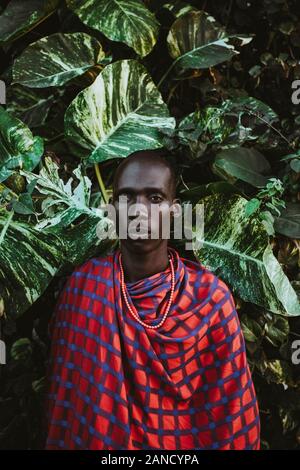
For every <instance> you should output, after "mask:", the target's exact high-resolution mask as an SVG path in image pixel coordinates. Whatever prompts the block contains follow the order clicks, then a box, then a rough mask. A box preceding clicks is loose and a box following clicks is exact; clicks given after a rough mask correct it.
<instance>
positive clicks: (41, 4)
mask: <svg viewBox="0 0 300 470" xmlns="http://www.w3.org/2000/svg"><path fill="white" fill-rule="evenodd" d="M59 1H60V0H43V1H41V0H27V1H25V2H24V0H11V1H10V2H9V3H8V5H7V7H6V9H5V10H4V12H3V13H2V14H1V15H0V43H1V42H10V41H14V40H15V39H17V38H19V37H20V36H22V35H23V34H25V33H27V32H28V31H30V30H31V29H33V28H34V27H35V26H36V25H38V24H39V23H41V22H42V21H44V20H45V19H46V18H48V16H50V15H51V14H52V13H53V12H54V11H55V10H56V8H57V6H58V4H59Z"/></svg>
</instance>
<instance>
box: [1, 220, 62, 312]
mask: <svg viewBox="0 0 300 470" xmlns="http://www.w3.org/2000/svg"><path fill="white" fill-rule="evenodd" d="M8 215H9V213H7V211H2V212H1V214H0V229H1V231H2V228H3V227H4V225H5V224H6V221H7V217H8ZM61 244H62V243H61V241H60V240H59V238H58V237H56V236H55V235H51V234H44V233H42V232H40V231H38V230H36V229H35V228H34V227H33V226H31V225H29V224H26V223H23V222H20V221H15V220H13V219H12V220H11V221H10V223H9V227H8V229H7V231H6V233H5V236H4V238H3V240H2V243H1V244H0V299H1V298H2V300H3V302H4V310H5V313H6V315H10V316H12V317H14V318H15V317H18V316H20V315H21V314H22V313H23V312H24V311H25V310H26V309H27V308H28V307H29V306H30V305H31V304H32V303H33V302H35V301H36V300H37V299H38V298H39V297H40V295H41V294H42V293H43V292H44V290H45V289H46V287H47V286H48V284H49V283H50V281H51V280H52V278H53V276H54V275H55V274H56V273H57V272H58V270H59V268H60V266H61V264H62V261H63V250H62V249H61Z"/></svg>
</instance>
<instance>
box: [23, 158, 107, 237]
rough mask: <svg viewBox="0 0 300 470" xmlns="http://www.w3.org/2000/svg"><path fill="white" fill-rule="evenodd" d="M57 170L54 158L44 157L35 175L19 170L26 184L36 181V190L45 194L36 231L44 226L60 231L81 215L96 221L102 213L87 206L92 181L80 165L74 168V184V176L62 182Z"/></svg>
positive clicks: (55, 231)
mask: <svg viewBox="0 0 300 470" xmlns="http://www.w3.org/2000/svg"><path fill="white" fill-rule="evenodd" d="M58 169H59V167H58V165H57V163H56V162H55V161H54V160H52V159H51V158H50V157H45V162H44V166H43V168H42V169H41V170H40V172H39V174H38V175H37V174H35V173H32V172H29V171H23V170H20V174H21V175H23V176H25V177H26V179H27V181H28V182H29V183H31V182H32V181H36V183H35V189H37V190H38V191H39V193H40V194H43V195H45V199H44V200H43V202H42V204H41V209H42V212H43V215H44V217H43V220H41V221H40V222H39V223H37V224H36V225H35V228H36V229H38V230H42V229H45V228H47V231H49V232H50V231H51V232H54V233H60V232H61V229H63V228H66V227H69V226H71V224H72V223H73V222H75V221H76V220H77V219H78V218H79V217H81V216H83V215H86V216H88V217H93V218H96V219H97V220H98V221H99V220H100V219H101V217H102V216H103V212H102V211H101V209H99V208H95V207H91V208H90V207H89V202H90V195H91V185H92V182H91V180H90V179H89V178H88V177H87V176H86V175H84V174H83V171H82V165H79V166H78V167H77V168H75V170H73V174H74V175H75V177H76V180H77V181H76V182H75V185H74V178H73V177H70V178H69V179H68V181H67V182H66V183H64V181H63V180H62V179H61V178H60V176H59V174H58ZM74 186H75V187H74ZM106 221H108V219H106Z"/></svg>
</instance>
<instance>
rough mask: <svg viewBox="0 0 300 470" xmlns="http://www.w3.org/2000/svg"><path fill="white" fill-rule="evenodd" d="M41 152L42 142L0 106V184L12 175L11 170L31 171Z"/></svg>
mask: <svg viewBox="0 0 300 470" xmlns="http://www.w3.org/2000/svg"><path fill="white" fill-rule="evenodd" d="M43 150H44V146H43V140H42V139H41V138H40V137H34V136H33V135H32V133H31V131H30V129H29V128H28V127H27V126H26V125H25V124H24V123H23V122H22V121H20V120H19V119H17V118H15V117H13V116H11V115H10V114H9V113H8V112H7V111H5V109H4V108H2V107H1V106H0V182H2V181H4V180H6V179H7V178H8V177H9V176H10V175H11V174H12V173H13V171H12V170H13V168H16V167H21V168H24V169H25V170H30V171H31V170H33V169H34V168H35V167H36V165H37V164H38V163H39V161H40V158H41V156H42V154H43Z"/></svg>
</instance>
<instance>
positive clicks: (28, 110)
mask: <svg viewBox="0 0 300 470" xmlns="http://www.w3.org/2000/svg"><path fill="white" fill-rule="evenodd" d="M63 93H64V90H62V89H55V90H54V89H52V90H51V92H49V90H47V89H38V88H35V89H30V88H27V87H23V86H21V85H17V84H16V85H11V86H9V87H8V88H7V95H6V96H7V106H6V111H8V112H9V113H10V114H12V115H13V116H15V117H17V118H18V119H20V120H21V121H23V122H24V123H25V124H27V126H28V127H29V128H30V129H32V128H34V127H40V126H42V125H43V124H45V122H46V121H47V118H48V115H49V112H50V110H51V108H52V107H53V106H54V105H56V104H57V103H58V101H59V100H61V97H62V95H63Z"/></svg>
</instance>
